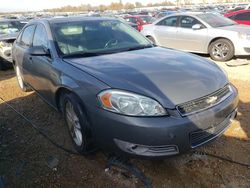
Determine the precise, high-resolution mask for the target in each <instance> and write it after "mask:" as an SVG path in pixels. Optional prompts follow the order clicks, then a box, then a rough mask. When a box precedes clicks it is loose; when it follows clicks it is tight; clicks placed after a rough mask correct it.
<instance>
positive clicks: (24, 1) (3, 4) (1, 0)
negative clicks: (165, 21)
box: [0, 0, 164, 12]
mask: <svg viewBox="0 0 250 188" xmlns="http://www.w3.org/2000/svg"><path fill="white" fill-rule="evenodd" d="M163 1H164V0H122V2H123V3H127V2H129V3H135V2H141V3H143V4H147V3H158V2H163ZM111 2H119V0H0V12H7V11H37V10H43V9H47V8H58V7H62V6H66V5H72V6H77V5H81V4H91V5H93V6H96V5H100V4H104V5H107V4H110V3H111Z"/></svg>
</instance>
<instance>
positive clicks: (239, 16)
mask: <svg viewBox="0 0 250 188" xmlns="http://www.w3.org/2000/svg"><path fill="white" fill-rule="evenodd" d="M234 20H245V21H250V12H245V13H240V14H237V15H235V17H234Z"/></svg>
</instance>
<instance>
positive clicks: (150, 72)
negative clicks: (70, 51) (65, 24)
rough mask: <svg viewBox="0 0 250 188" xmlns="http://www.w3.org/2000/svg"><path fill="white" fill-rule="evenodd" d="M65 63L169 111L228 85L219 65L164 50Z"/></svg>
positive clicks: (117, 54) (111, 55) (148, 50)
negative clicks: (151, 100)
mask: <svg viewBox="0 0 250 188" xmlns="http://www.w3.org/2000/svg"><path fill="white" fill-rule="evenodd" d="M65 61H67V62H68V63H70V64H72V65H73V66H75V67H78V68H79V69H81V70H83V71H85V72H87V73H89V74H91V75H92V76H94V77H96V78H97V79H99V80H101V81H102V82H105V83H106V84H107V85H108V86H110V87H111V88H116V89H122V90H127V91H132V92H136V93H139V94H142V95H145V96H149V97H152V98H154V99H156V100H158V101H159V102H160V103H161V104H162V105H163V106H164V107H167V108H175V106H176V105H177V104H181V103H184V102H187V101H191V100H193V99H197V98H200V97H202V96H205V95H208V94H210V93H212V92H214V91H216V90H218V89H220V88H222V87H223V86H225V85H226V84H227V83H228V80H227V77H226V75H225V74H224V73H223V71H222V70H221V69H220V68H219V67H218V66H217V65H216V64H215V63H213V62H210V61H208V60H205V59H203V58H200V57H198V56H195V55H191V54H187V53H184V52H180V51H176V50H170V49H165V48H160V47H154V48H148V49H143V50H135V51H129V52H122V53H115V54H109V55H102V56H96V57H87V58H86V57H85V58H72V59H65Z"/></svg>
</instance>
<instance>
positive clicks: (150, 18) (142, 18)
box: [140, 16, 152, 23]
mask: <svg viewBox="0 0 250 188" xmlns="http://www.w3.org/2000/svg"><path fill="white" fill-rule="evenodd" d="M140 18H141V20H142V21H143V23H152V17H150V16H142V17H140Z"/></svg>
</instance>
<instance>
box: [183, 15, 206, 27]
mask: <svg viewBox="0 0 250 188" xmlns="http://www.w3.org/2000/svg"><path fill="white" fill-rule="evenodd" d="M195 24H201V23H200V22H199V21H198V20H197V19H195V18H193V17H190V16H183V17H182V18H181V20H180V26H181V27H183V28H192V27H193V26H194V25H195Z"/></svg>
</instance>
